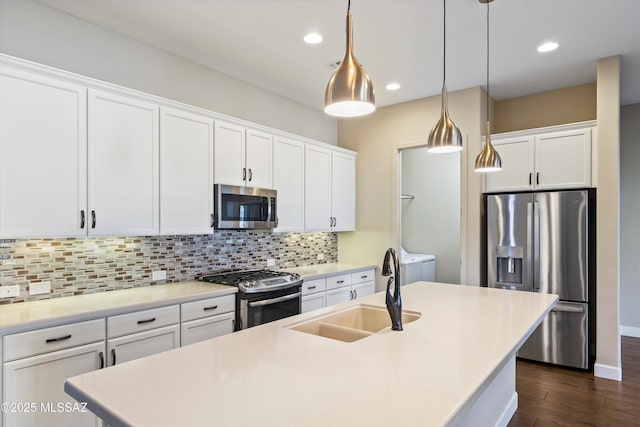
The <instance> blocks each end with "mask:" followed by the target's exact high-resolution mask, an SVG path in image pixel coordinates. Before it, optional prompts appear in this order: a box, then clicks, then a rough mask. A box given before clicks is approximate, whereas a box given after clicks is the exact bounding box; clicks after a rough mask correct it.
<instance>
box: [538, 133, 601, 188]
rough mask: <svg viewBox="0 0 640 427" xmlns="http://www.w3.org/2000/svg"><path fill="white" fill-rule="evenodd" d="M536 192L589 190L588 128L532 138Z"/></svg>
mask: <svg viewBox="0 0 640 427" xmlns="http://www.w3.org/2000/svg"><path fill="white" fill-rule="evenodd" d="M535 152H536V157H535V158H536V161H535V164H536V176H535V184H536V188H537V189H540V190H542V189H545V190H546V189H556V188H567V187H591V129H577V130H571V131H563V132H552V133H548V134H544V135H539V136H536V148H535Z"/></svg>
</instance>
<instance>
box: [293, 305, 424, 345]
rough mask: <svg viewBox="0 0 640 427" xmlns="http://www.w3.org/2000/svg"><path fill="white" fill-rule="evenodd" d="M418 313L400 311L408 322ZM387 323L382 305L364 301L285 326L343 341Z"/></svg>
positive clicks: (385, 311)
mask: <svg viewBox="0 0 640 427" xmlns="http://www.w3.org/2000/svg"><path fill="white" fill-rule="evenodd" d="M420 316H421V314H420V313H418V312H415V311H403V312H402V323H404V324H407V323H411V322H413V321H415V320H417V319H419V318H420ZM389 327H391V319H390V317H389V313H388V312H387V309H386V308H385V307H378V306H375V305H365V304H360V305H356V306H354V307H348V308H346V309H343V310H340V311H336V312H333V313H329V314H325V315H323V316H320V317H316V318H314V319H311V320H305V321H304V322H301V323H296V324H294V325H289V326H288V328H289V329H291V330H294V331H300V332H305V333H307V334H312V335H318V336H321V337H325V338H331V339H334V340H339V341H344V342H353V341H357V340H359V339H362V338H366V337H368V336H371V335H374V334H376V333H377V332H380V331H382V330H383V329H385V328H389Z"/></svg>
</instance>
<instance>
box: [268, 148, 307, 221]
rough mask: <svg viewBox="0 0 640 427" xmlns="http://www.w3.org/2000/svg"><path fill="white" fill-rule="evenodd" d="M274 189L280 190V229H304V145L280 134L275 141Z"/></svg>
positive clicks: (278, 207)
mask: <svg viewBox="0 0 640 427" xmlns="http://www.w3.org/2000/svg"><path fill="white" fill-rule="evenodd" d="M273 188H275V189H276V190H277V191H278V206H277V209H278V228H276V229H275V230H274V231H297V232H302V231H304V144H303V143H302V142H297V141H293V140H290V139H285V138H279V137H276V138H275V140H274V142H273Z"/></svg>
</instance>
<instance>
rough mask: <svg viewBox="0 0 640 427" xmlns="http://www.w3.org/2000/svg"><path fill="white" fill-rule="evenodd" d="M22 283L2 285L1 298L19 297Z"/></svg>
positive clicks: (0, 288)
mask: <svg viewBox="0 0 640 427" xmlns="http://www.w3.org/2000/svg"><path fill="white" fill-rule="evenodd" d="M19 296H20V285H9V286H0V298H9V297H19Z"/></svg>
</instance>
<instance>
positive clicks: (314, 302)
mask: <svg viewBox="0 0 640 427" xmlns="http://www.w3.org/2000/svg"><path fill="white" fill-rule="evenodd" d="M375 291H376V285H375V270H366V271H360V272H356V273H351V274H339V275H335V276H329V277H326V278H323V279H315V280H305V281H304V283H303V284H302V312H303V313H306V312H308V311H312V310H316V309H318V308H323V307H328V306H330V305H334V304H340V303H341V302H345V301H351V300H355V299H358V298H362V297H365V296H367V295H372V294H374V293H375Z"/></svg>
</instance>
